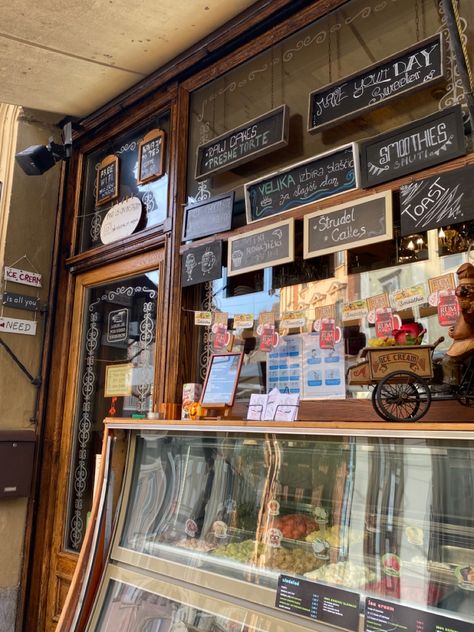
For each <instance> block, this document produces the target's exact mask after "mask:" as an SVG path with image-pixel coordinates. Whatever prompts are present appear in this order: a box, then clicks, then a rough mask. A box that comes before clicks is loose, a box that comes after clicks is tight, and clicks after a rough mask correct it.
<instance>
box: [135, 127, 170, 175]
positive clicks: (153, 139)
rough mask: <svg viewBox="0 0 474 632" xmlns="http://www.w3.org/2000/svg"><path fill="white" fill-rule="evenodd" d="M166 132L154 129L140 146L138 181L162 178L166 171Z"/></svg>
mask: <svg viewBox="0 0 474 632" xmlns="http://www.w3.org/2000/svg"><path fill="white" fill-rule="evenodd" d="M164 159H165V132H164V130H162V129H152V130H150V131H149V132H148V133H147V134H146V135H145V136H144V138H143V140H142V141H141V143H140V144H139V146H138V182H139V183H140V184H143V183H144V182H150V181H151V180H155V179H156V178H160V177H161V176H162V175H163V171H164Z"/></svg>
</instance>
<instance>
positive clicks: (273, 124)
mask: <svg viewBox="0 0 474 632" xmlns="http://www.w3.org/2000/svg"><path fill="white" fill-rule="evenodd" d="M287 144H288V107H287V106H286V105H280V106H279V107H277V108H275V109H274V110H270V112H266V113H265V114H262V115H261V116H259V117H257V118H255V119H252V120H251V121H248V122H247V123H244V125H240V126H239V127H236V128H234V129H231V130H230V131H228V132H225V134H222V135H221V136H217V137H216V138H213V139H212V140H210V141H208V142H207V143H204V144H203V145H199V147H198V148H197V158H196V176H195V178H196V180H203V179H204V178H207V177H209V176H210V175H211V174H214V173H220V172H221V171H229V170H230V169H232V168H233V167H236V166H237V165H241V164H243V163H244V162H248V161H249V160H253V159H254V158H257V157H258V156H263V155H264V154H268V153H269V152H271V151H275V149H279V148H280V147H284V146H285V145H287Z"/></svg>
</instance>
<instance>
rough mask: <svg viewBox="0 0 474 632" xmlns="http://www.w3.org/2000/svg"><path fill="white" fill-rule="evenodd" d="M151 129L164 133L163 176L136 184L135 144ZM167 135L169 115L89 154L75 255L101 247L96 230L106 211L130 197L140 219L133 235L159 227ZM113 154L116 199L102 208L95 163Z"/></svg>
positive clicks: (165, 188)
mask: <svg viewBox="0 0 474 632" xmlns="http://www.w3.org/2000/svg"><path fill="white" fill-rule="evenodd" d="M154 129H162V130H164V132H165V133H166V137H165V142H164V152H165V153H164V174H163V175H162V176H161V177H159V178H157V179H155V180H150V181H148V182H145V183H142V184H139V182H138V156H139V143H140V141H142V140H143V138H144V136H145V135H146V134H147V133H148V132H150V131H151V130H154ZM168 132H169V114H165V115H163V116H160V117H156V118H155V119H153V120H152V121H150V122H149V123H147V124H146V125H143V126H142V127H140V128H139V129H135V130H133V131H131V132H130V131H128V132H126V133H125V134H123V135H121V136H119V137H117V138H115V139H113V140H111V141H110V142H108V143H105V144H103V145H101V147H100V149H98V150H96V151H94V152H91V153H90V154H88V156H87V157H86V159H85V169H84V175H83V189H82V204H81V214H80V218H79V244H78V251H79V252H84V251H85V250H89V249H90V248H96V247H97V246H101V245H102V241H101V239H100V229H101V226H102V222H103V220H104V217H105V216H106V214H107V211H108V210H109V209H110V208H111V207H112V206H113V205H114V204H117V203H118V202H120V201H121V200H125V199H126V198H130V197H137V198H138V199H139V200H140V201H141V203H142V215H141V218H140V221H139V223H138V226H137V228H136V229H135V232H137V231H140V230H144V229H146V228H151V227H153V226H157V225H158V224H161V223H162V222H163V221H164V220H165V219H166V217H167V214H168V211H167V208H168V167H167V165H168V152H167V140H168V136H167V135H168ZM110 154H113V155H115V156H117V157H118V160H119V187H118V197H117V198H116V199H113V200H111V201H110V202H108V203H106V204H102V205H100V206H97V205H96V176H97V169H98V165H99V163H100V162H101V161H102V160H103V159H104V158H105V157H106V156H108V155H110Z"/></svg>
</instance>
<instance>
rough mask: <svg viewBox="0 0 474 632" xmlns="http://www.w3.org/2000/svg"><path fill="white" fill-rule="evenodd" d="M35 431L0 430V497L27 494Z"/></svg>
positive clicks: (29, 484)
mask: <svg viewBox="0 0 474 632" xmlns="http://www.w3.org/2000/svg"><path fill="white" fill-rule="evenodd" d="M34 453H35V433H34V432H33V431H32V430H0V499H1V498H18V497H20V496H29V494H30V486H31V474H32V472H33V457H34Z"/></svg>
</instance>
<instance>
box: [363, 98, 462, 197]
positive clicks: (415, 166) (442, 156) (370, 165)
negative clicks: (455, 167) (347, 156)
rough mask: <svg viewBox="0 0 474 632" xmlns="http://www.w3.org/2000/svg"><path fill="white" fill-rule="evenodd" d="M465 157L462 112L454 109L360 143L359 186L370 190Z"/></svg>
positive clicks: (459, 107) (457, 107) (458, 108)
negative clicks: (384, 183)
mask: <svg viewBox="0 0 474 632" xmlns="http://www.w3.org/2000/svg"><path fill="white" fill-rule="evenodd" d="M465 153H466V140H465V136H464V124H463V118H462V109H461V106H460V105H456V106H454V107H452V108H449V109H447V110H443V111H442V112H436V113H435V114H432V115H431V116H427V117H425V118H423V119H420V120H419V121H415V122H414V123H410V124H409V125H404V126H403V127H399V128H398V129H393V130H391V131H389V132H386V133H385V134H380V135H379V136H375V137H374V138H370V139H369V140H367V141H365V142H363V143H361V144H360V175H361V185H362V187H363V188H367V187H373V186H376V185H377V184H381V183H382V182H388V181H389V180H394V179H395V178H401V177H402V176H406V175H408V174H409V173H415V172H416V171H421V169H427V168H428V167H433V166H434V165H438V164H440V163H442V162H446V161H447V160H452V159H453V158H457V157H458V156H464V154H465Z"/></svg>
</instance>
